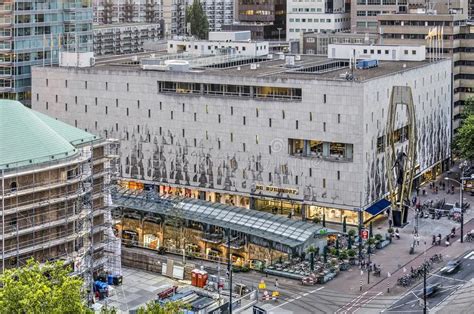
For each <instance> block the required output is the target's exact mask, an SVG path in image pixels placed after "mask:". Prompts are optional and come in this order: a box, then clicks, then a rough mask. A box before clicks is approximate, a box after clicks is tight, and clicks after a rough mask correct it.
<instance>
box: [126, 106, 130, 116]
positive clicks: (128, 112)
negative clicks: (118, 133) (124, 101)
mask: <svg viewBox="0 0 474 314" xmlns="http://www.w3.org/2000/svg"><path fill="white" fill-rule="evenodd" d="M129 114H130V111H129V110H128V108H127V117H128V115H129Z"/></svg>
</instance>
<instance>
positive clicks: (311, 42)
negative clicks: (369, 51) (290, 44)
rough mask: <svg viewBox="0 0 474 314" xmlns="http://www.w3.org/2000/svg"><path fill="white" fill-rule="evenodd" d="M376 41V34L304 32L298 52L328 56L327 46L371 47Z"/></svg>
mask: <svg viewBox="0 0 474 314" xmlns="http://www.w3.org/2000/svg"><path fill="white" fill-rule="evenodd" d="M377 41H378V35H376V34H354V33H346V32H339V33H332V32H323V33H316V32H306V33H304V34H303V38H301V40H300V45H299V46H300V47H299V48H300V52H301V53H303V54H311V55H313V54H315V55H320V56H327V55H328V45H329V44H365V45H373V44H376V43H377Z"/></svg>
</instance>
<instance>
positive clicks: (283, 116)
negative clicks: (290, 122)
mask: <svg viewBox="0 0 474 314" xmlns="http://www.w3.org/2000/svg"><path fill="white" fill-rule="evenodd" d="M281 117H282V119H283V120H284V119H285V110H282V111H281Z"/></svg>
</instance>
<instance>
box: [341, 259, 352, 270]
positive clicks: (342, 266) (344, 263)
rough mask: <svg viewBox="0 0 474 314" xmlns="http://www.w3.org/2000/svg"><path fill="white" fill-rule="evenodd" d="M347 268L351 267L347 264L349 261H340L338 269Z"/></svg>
mask: <svg viewBox="0 0 474 314" xmlns="http://www.w3.org/2000/svg"><path fill="white" fill-rule="evenodd" d="M349 268H351V265H350V264H349V261H344V262H343V263H341V264H340V265H339V269H340V270H341V271H344V270H348V269H349Z"/></svg>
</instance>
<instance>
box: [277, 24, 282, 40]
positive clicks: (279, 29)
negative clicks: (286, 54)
mask: <svg viewBox="0 0 474 314" xmlns="http://www.w3.org/2000/svg"><path fill="white" fill-rule="evenodd" d="M282 29H283V28H281V27H278V28H277V30H278V42H280V32H281V30H282Z"/></svg>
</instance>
